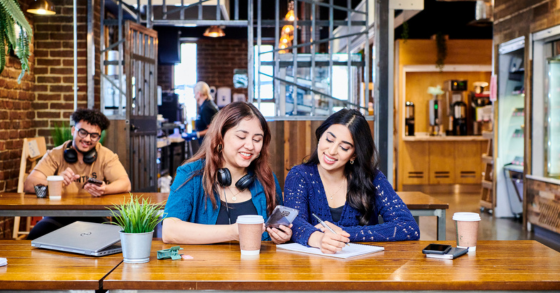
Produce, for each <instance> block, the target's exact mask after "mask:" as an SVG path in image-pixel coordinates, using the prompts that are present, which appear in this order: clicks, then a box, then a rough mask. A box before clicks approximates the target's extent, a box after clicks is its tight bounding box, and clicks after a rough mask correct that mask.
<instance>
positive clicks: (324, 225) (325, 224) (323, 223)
mask: <svg viewBox="0 0 560 293" xmlns="http://www.w3.org/2000/svg"><path fill="white" fill-rule="evenodd" d="M311 215H312V216H313V217H315V219H317V221H319V223H321V225H323V227H325V228H326V229H329V231H331V232H332V233H333V234H335V235H338V234H336V232H334V230H333V229H332V228H331V227H329V225H327V223H325V222H323V220H321V218H319V217H318V216H317V215H315V214H314V213H311ZM346 245H347V246H350V245H349V244H348V243H346Z"/></svg>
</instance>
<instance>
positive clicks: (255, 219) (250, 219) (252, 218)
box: [237, 215, 264, 224]
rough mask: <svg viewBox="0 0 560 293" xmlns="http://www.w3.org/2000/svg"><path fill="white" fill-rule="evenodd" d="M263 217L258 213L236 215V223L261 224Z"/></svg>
mask: <svg viewBox="0 0 560 293" xmlns="http://www.w3.org/2000/svg"><path fill="white" fill-rule="evenodd" d="M262 223H264V218H263V217H262V216H258V215H246V216H239V217H237V224H262Z"/></svg>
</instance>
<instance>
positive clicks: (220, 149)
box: [218, 144, 222, 153]
mask: <svg viewBox="0 0 560 293" xmlns="http://www.w3.org/2000/svg"><path fill="white" fill-rule="evenodd" d="M221 151H222V145H221V144H219V145H218V153H220V152H221Z"/></svg>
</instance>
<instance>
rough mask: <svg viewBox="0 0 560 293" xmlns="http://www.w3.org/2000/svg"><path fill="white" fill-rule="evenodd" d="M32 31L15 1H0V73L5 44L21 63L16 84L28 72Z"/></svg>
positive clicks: (3, 60) (4, 61) (2, 69)
mask: <svg viewBox="0 0 560 293" xmlns="http://www.w3.org/2000/svg"><path fill="white" fill-rule="evenodd" d="M32 35H33V31H32V29H31V26H30V25H29V22H27V19H25V16H24V15H23V12H22V11H21V8H20V7H19V4H18V3H17V2H16V0H0V46H1V47H0V73H2V71H4V67H5V66H6V49H5V46H6V44H7V45H8V50H13V51H14V53H15V54H16V56H17V57H18V58H19V60H20V62H21V74H20V75H19V77H18V83H19V82H21V79H22V78H23V76H24V75H25V72H26V71H29V55H30V54H29V39H30V38H31V36H32Z"/></svg>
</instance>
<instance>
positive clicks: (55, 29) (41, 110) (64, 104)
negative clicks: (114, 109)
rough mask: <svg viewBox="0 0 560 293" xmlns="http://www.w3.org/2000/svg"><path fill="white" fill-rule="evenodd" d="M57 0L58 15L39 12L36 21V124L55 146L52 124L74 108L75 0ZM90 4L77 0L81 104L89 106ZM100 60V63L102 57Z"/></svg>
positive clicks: (79, 102)
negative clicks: (87, 38)
mask: <svg viewBox="0 0 560 293" xmlns="http://www.w3.org/2000/svg"><path fill="white" fill-rule="evenodd" d="M53 3H54V6H55V9H56V15H53V16H35V25H34V29H35V44H36V50H35V57H36V58H35V100H34V101H33V108H34V109H35V111H36V118H35V124H34V126H35V127H36V129H37V135H38V136H45V137H46V138H47V146H49V147H50V146H52V139H51V137H50V128H51V127H53V125H54V124H58V123H62V122H68V121H69V118H70V115H71V114H72V111H73V109H74V104H73V101H74V94H73V82H74V76H73V72H74V71H73V70H74V69H73V68H74V60H73V56H74V55H73V48H74V47H73V46H74V43H73V16H72V15H73V6H72V0H55V1H53ZM86 5H87V1H86V0H78V1H77V9H76V11H77V24H78V30H77V31H78V35H77V38H78V107H80V108H85V107H87V68H86V66H87V49H86V48H87V43H86V35H87V15H86V13H87V6H86ZM97 6H98V5H97ZM98 16H99V15H97V17H98ZM94 27H95V26H94ZM97 34H99V31H98V32H97ZM96 51H99V50H96ZM96 61H97V64H99V63H98V62H99V61H98V60H96ZM97 76H99V74H97ZM96 86H97V89H96V93H97V99H98V100H99V84H98V83H97V84H96Z"/></svg>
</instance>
